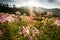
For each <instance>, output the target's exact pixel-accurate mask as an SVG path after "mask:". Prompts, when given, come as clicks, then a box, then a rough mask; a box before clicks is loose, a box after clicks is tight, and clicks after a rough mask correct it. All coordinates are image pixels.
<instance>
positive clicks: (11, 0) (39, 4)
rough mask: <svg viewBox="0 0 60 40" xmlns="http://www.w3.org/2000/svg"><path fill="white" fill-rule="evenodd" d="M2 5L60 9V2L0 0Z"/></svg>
mask: <svg viewBox="0 0 60 40" xmlns="http://www.w3.org/2000/svg"><path fill="white" fill-rule="evenodd" d="M0 3H4V4H6V3H8V4H9V5H10V6H12V5H13V4H15V5H16V6H17V7H21V6H34V7H44V8H60V0H0Z"/></svg>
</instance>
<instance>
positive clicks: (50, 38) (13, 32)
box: [0, 13, 60, 40]
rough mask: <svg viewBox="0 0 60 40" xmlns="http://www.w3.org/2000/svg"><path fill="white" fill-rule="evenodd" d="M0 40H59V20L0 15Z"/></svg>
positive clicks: (57, 18) (7, 14) (17, 14)
mask: <svg viewBox="0 0 60 40" xmlns="http://www.w3.org/2000/svg"><path fill="white" fill-rule="evenodd" d="M48 16H49V15H48ZM0 40H60V18H59V17H51V18H49V17H43V16H32V15H29V16H27V15H26V14H23V15H21V14H20V13H16V14H9V13H5V14H4V13H0Z"/></svg>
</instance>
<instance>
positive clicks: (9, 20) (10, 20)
mask: <svg viewBox="0 0 60 40" xmlns="http://www.w3.org/2000/svg"><path fill="white" fill-rule="evenodd" d="M6 20H7V21H8V22H9V23H12V22H13V21H14V18H13V17H11V16H8V17H7V18H6Z"/></svg>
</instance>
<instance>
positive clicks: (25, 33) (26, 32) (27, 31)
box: [23, 27, 30, 36]
mask: <svg viewBox="0 0 60 40" xmlns="http://www.w3.org/2000/svg"><path fill="white" fill-rule="evenodd" d="M29 29H30V28H29V27H26V28H24V27H23V34H24V36H27V35H29V34H30V32H29Z"/></svg>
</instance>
